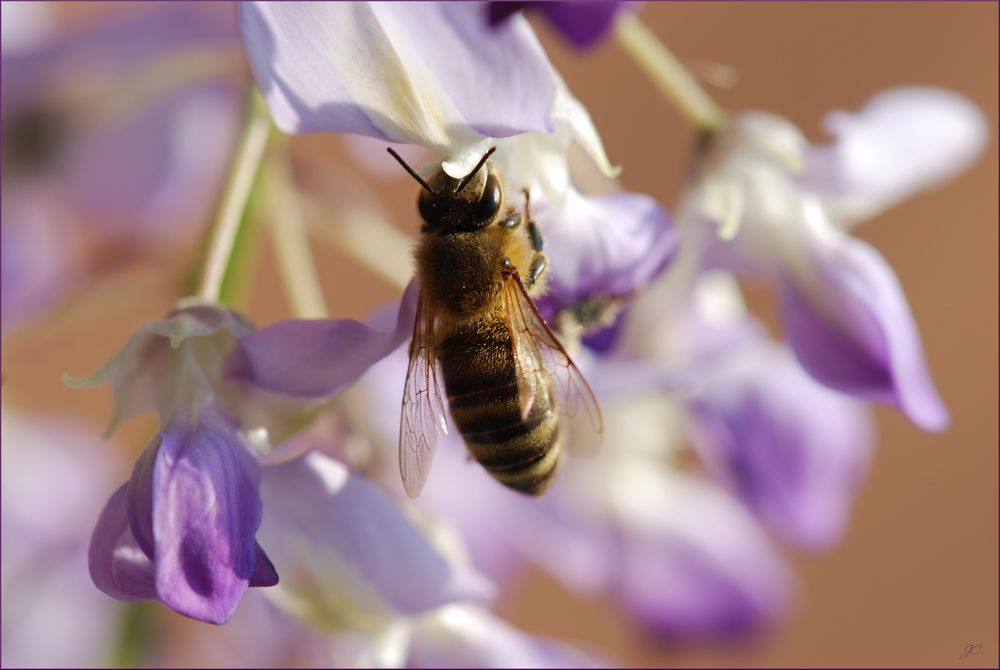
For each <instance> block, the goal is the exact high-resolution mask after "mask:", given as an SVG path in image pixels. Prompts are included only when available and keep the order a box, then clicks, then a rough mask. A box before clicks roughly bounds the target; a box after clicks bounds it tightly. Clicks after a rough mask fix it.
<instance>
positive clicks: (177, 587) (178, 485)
mask: <svg viewBox="0 0 1000 670" xmlns="http://www.w3.org/2000/svg"><path fill="white" fill-rule="evenodd" d="M259 480H260V469H259V467H258V465H257V462H256V460H255V458H254V456H253V454H252V453H251V451H250V447H249V445H247V444H245V443H244V442H243V441H241V440H240V439H239V433H238V432H237V431H235V430H234V429H233V427H232V426H230V425H227V422H226V420H225V418H224V417H222V416H221V415H219V414H216V413H213V412H211V411H206V412H203V413H202V414H201V416H199V417H198V421H197V424H196V425H192V424H191V423H190V421H189V420H188V419H187V418H186V417H177V418H176V419H175V420H174V421H173V422H172V423H171V424H170V425H168V426H167V427H166V428H165V429H164V430H163V431H161V432H160V433H159V434H158V435H157V436H156V437H155V438H154V439H153V441H152V442H151V443H150V444H149V446H148V447H147V448H146V451H144V452H143V454H142V456H141V457H140V458H139V460H138V462H136V465H135V469H134V470H133V472H132V478H131V479H130V480H129V482H128V483H127V484H125V485H124V486H122V487H121V488H119V489H118V491H116V492H115V494H114V495H112V496H111V500H109V501H108V505H107V507H105V509H104V512H103V513H102V514H101V518H100V520H99V521H98V522H97V527H96V528H95V530H94V536H93V538H92V540H91V544H90V573H91V577H92V578H93V579H94V583H95V584H97V586H98V588H100V589H101V590H102V591H104V592H105V593H107V594H108V595H111V596H113V597H115V598H118V599H121V600H139V599H150V598H156V599H158V600H161V601H163V602H164V604H166V605H168V606H169V607H170V608H171V609H173V610H175V611H177V612H180V613H181V614H185V615H187V616H190V617H192V618H195V619H201V620H202V621H208V622H210V623H225V622H226V621H227V620H228V619H229V617H230V616H231V615H232V613H233V611H234V610H235V609H236V605H237V604H238V603H239V600H240V597H241V596H242V595H243V593H244V591H246V589H247V588H248V587H249V586H273V585H274V584H276V583H277V582H278V575H277V573H276V572H275V570H274V566H273V565H272V564H271V562H270V560H269V559H268V557H267V555H266V554H264V551H263V550H262V549H261V548H260V546H259V545H258V544H257V543H256V541H255V539H254V538H255V536H256V533H257V528H258V526H259V525H260V521H261V512H262V506H261V500H260V494H259V492H258V486H259Z"/></svg>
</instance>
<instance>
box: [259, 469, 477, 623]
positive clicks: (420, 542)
mask: <svg viewBox="0 0 1000 670" xmlns="http://www.w3.org/2000/svg"><path fill="white" fill-rule="evenodd" d="M263 472H264V475H263V481H262V485H261V492H262V495H263V498H264V509H265V516H264V522H263V525H262V526H261V537H262V539H263V540H264V541H265V543H266V544H267V545H268V546H269V547H271V550H270V551H271V555H272V556H273V557H274V560H275V563H276V564H277V566H278V567H279V569H280V570H281V576H282V587H283V588H284V589H285V591H286V592H287V593H289V594H292V600H294V601H296V602H301V603H307V604H304V605H301V606H302V607H306V608H307V609H308V611H309V612H310V613H311V616H312V618H313V619H314V620H330V621H333V622H340V623H341V624H343V622H344V620H345V619H346V620H348V621H353V620H354V618H356V617H361V618H362V619H363V620H364V621H370V620H371V617H373V616H374V617H388V618H392V617H394V616H398V615H399V614H404V615H410V614H417V613H421V612H425V611H428V610H432V609H434V608H437V607H439V606H441V605H443V604H446V603H449V602H454V601H460V600H469V599H474V600H483V599H486V598H488V597H489V596H490V595H492V594H491V589H490V587H489V584H488V583H487V582H485V581H484V580H483V579H482V578H481V577H480V576H479V575H477V574H476V573H474V572H473V571H472V570H470V569H468V568H464V567H461V566H458V565H453V564H451V563H449V562H448V561H447V560H446V559H445V558H444V556H442V554H441V553H439V552H438V550H436V549H435V548H434V547H433V546H432V545H431V544H430V543H429V542H428V541H427V539H426V538H425V537H424V536H423V535H422V534H421V532H420V531H419V530H417V528H416V527H415V526H414V525H413V524H412V523H411V522H410V521H409V520H408V519H407V518H406V516H404V515H403V513H402V512H401V511H400V510H399V508H397V507H396V505H395V504H394V503H393V502H392V500H391V499H390V498H389V497H388V496H386V495H385V494H384V493H383V492H382V491H380V490H379V489H378V488H377V487H376V486H374V485H373V484H371V483H370V482H368V481H367V480H365V479H363V478H361V477H358V476H356V475H353V474H351V473H350V472H349V471H348V469H347V468H346V467H345V466H344V465H343V464H341V463H339V462H337V461H335V460H333V459H331V458H329V457H327V456H324V455H322V454H320V453H318V452H312V453H310V454H308V455H306V456H305V457H303V458H301V459H299V460H296V461H292V462H290V463H286V464H282V465H276V466H271V467H267V468H265V469H264V471H263Z"/></svg>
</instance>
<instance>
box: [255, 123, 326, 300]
mask: <svg viewBox="0 0 1000 670" xmlns="http://www.w3.org/2000/svg"><path fill="white" fill-rule="evenodd" d="M290 167H291V166H290V165H289V158H288V150H287V147H286V143H285V142H279V143H276V144H275V146H274V147H272V159H271V160H269V161H268V162H267V164H266V165H265V166H264V171H263V176H264V197H265V200H266V207H267V215H268V219H269V223H270V228H271V235H272V239H273V241H274V252H275V256H276V258H277V261H278V270H279V272H280V274H281V279H282V283H283V284H284V287H285V294H286V295H287V297H288V301H289V303H290V304H291V307H292V312H293V313H294V314H295V316H296V317H297V318H300V319H325V318H329V316H330V314H329V311H328V310H327V307H326V301H325V300H324V299H323V289H322V287H321V286H320V282H319V276H318V275H317V273H316V264H315V262H314V261H313V258H312V254H311V253H310V251H309V236H308V233H307V229H306V220H305V215H304V213H303V211H302V205H301V203H300V202H299V200H298V197H297V194H296V193H295V190H294V184H293V182H292V174H291V169H290Z"/></svg>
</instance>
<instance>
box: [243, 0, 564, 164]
mask: <svg viewBox="0 0 1000 670" xmlns="http://www.w3.org/2000/svg"><path fill="white" fill-rule="evenodd" d="M240 26H241V30H242V33H243V43H244V47H245V49H246V52H247V57H248V59H249V61H250V64H251V67H252V69H253V72H254V76H255V78H256V80H257V83H258V85H259V86H260V88H261V90H262V91H263V92H264V97H265V98H266V100H267V103H268V106H269V107H270V110H271V114H272V115H273V116H274V119H275V122H276V123H277V124H278V126H279V127H280V128H281V129H282V130H285V131H287V132H315V131H335V132H350V133H359V134H363V135H371V136H373V137H379V138H382V139H385V140H387V141H399V142H411V143H416V144H422V145H424V146H427V147H431V148H435V149H439V150H440V149H447V148H449V147H451V146H453V145H454V144H455V143H456V142H457V141H475V140H476V139H479V138H477V136H476V134H477V133H479V134H482V135H488V136H491V137H506V136H508V135H513V134H517V133H524V132H531V131H539V132H547V131H550V130H551V128H550V122H549V117H548V113H549V107H550V105H551V102H552V98H553V94H554V84H553V77H552V73H551V69H550V66H549V63H548V60H547V59H546V57H545V53H544V51H543V50H542V48H541V45H539V43H538V40H537V39H536V38H535V36H534V34H533V33H532V32H531V28H530V27H529V26H528V24H527V23H526V22H524V21H523V19H522V20H520V21H517V20H515V21H511V22H508V23H507V24H505V25H504V26H503V27H502V28H501V29H499V30H496V31H494V30H490V29H489V27H488V26H487V25H486V22H485V21H484V20H483V17H482V14H481V7H480V6H478V5H472V4H467V3H435V4H427V5H419V6H414V5H410V4H407V3H388V4H380V3H370V4H369V3H351V4H347V3H343V4H341V3H329V4H311V3H301V4H294V5H293V4H288V5H280V4H274V3H263V2H262V3H247V4H244V5H242V6H241V11H240ZM484 90H488V91H503V92H504V94H503V95H502V96H484V95H482V92H483V91H484Z"/></svg>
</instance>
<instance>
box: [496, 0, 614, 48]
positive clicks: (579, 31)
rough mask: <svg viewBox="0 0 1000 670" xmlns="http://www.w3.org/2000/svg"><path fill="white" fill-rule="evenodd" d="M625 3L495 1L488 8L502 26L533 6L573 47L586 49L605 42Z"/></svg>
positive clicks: (532, 8) (497, 23)
mask: <svg viewBox="0 0 1000 670" xmlns="http://www.w3.org/2000/svg"><path fill="white" fill-rule="evenodd" d="M622 4H623V3H621V2H491V3H489V8H488V9H487V21H488V22H489V25H490V26H498V25H500V24H501V23H503V22H504V21H506V20H507V19H509V18H510V17H511V16H513V15H514V14H516V13H517V12H519V11H522V10H525V9H529V10H537V11H539V12H541V13H542V15H543V16H544V17H545V19H546V21H548V23H549V24H550V25H551V26H552V27H553V28H555V29H556V30H557V31H559V33H560V34H561V35H562V36H563V37H565V38H566V39H567V40H569V42H570V43H571V44H573V46H576V47H578V48H580V49H585V48H588V47H591V46H594V45H595V44H596V43H598V42H599V41H601V39H603V38H604V36H605V35H607V33H608V31H609V30H610V29H611V25H612V24H613V23H614V19H615V16H616V15H617V14H618V11H619V10H620V9H621V7H622Z"/></svg>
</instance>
